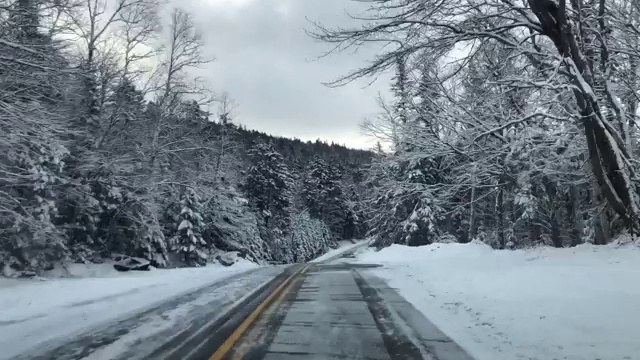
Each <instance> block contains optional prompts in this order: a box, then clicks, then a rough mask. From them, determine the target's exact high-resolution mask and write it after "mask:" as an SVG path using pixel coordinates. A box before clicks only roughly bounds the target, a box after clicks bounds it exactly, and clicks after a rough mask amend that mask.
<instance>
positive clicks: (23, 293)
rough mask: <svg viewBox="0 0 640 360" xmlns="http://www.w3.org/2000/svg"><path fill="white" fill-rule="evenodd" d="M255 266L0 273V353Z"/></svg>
mask: <svg viewBox="0 0 640 360" xmlns="http://www.w3.org/2000/svg"><path fill="white" fill-rule="evenodd" d="M255 268H257V265H255V264H253V263H250V262H248V261H245V260H241V261H239V262H238V263H236V264H234V265H233V266H231V267H223V266H221V265H210V266H207V267H202V268H184V269H169V270H158V269H153V270H151V271H148V272H145V271H142V272H139V271H133V272H127V273H120V272H117V271H115V270H113V268H112V267H111V265H109V264H102V265H90V266H84V265H71V267H70V268H69V273H70V274H71V275H76V276H80V277H73V278H57V279H51V280H44V279H42V280H41V281H39V280H15V279H5V278H0V349H2V350H1V351H0V358H8V357H11V356H14V355H17V354H19V353H22V352H24V351H26V350H29V349H31V348H33V347H34V346H36V345H39V344H41V343H44V342H47V341H50V340H53V339H56V340H58V339H70V338H71V337H73V336H74V335H78V334H80V333H82V332H84V331H86V330H87V329H90V328H93V327H96V326H98V325H101V324H104V323H107V322H109V321H112V320H114V319H119V318H122V317H125V316H128V315H131V314H135V313H137V312H140V311H142V310H144V309H147V308H150V307H153V306H154V305H157V304H159V303H161V302H163V301H166V300H169V299H171V298H173V297H176V296H179V295H181V294H184V293H187V292H190V291H194V290H196V289H198V288H201V287H204V286H207V285H209V284H212V283H214V282H216V281H220V280H222V279H224V278H226V277H229V276H232V275H234V274H239V273H242V272H246V271H250V270H251V269H255Z"/></svg>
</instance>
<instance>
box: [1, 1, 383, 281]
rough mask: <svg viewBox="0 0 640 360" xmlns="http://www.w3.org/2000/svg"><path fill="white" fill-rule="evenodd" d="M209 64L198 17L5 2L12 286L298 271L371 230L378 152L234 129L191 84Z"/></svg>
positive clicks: (137, 4) (5, 236)
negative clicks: (76, 275)
mask: <svg viewBox="0 0 640 360" xmlns="http://www.w3.org/2000/svg"><path fill="white" fill-rule="evenodd" d="M163 14H166V16H164V15H163ZM164 18H166V19H164ZM161 19H164V20H166V23H167V24H166V26H162V27H161V26H160V23H162V22H163V21H161ZM207 62H208V59H207V58H206V57H205V55H204V52H203V41H202V37H201V36H200V33H199V31H198V29H197V27H196V26H195V24H194V21H193V18H192V16H191V15H190V14H189V13H187V12H185V11H184V10H181V9H179V8H166V7H165V6H164V5H162V4H161V3H160V2H156V1H154V0H96V1H74V0H71V1H53V2H52V1H45V0H0V128H1V129H2V131H0V265H1V266H2V267H3V269H4V273H5V274H11V273H15V272H16V271H22V272H35V273H38V272H42V271H46V270H49V269H52V268H53V267H55V266H56V265H57V264H59V263H63V262H67V261H76V262H100V261H104V260H105V259H110V258H112V257H113V256H114V255H115V254H117V255H119V256H120V255H128V256H135V257H140V258H144V259H147V260H149V261H151V263H152V264H153V265H154V266H158V267H162V266H181V265H187V266H199V265H203V264H205V263H206V262H207V261H208V260H210V259H211V258H212V257H213V256H215V254H217V253H219V252H221V251H238V252H240V253H241V254H242V256H245V257H247V258H249V259H250V260H253V261H261V260H265V261H275V262H282V263H283V262H293V261H305V260H308V259H310V258H312V257H314V256H317V255H319V254H321V253H322V252H324V251H326V250H327V249H328V248H329V247H331V246H333V244H334V243H335V240H338V239H343V238H351V237H357V236H361V235H362V234H363V233H364V232H365V231H366V229H365V222H364V218H363V210H362V208H361V206H360V205H359V203H360V197H361V193H362V188H363V185H362V179H363V176H362V172H361V171H360V170H359V169H361V168H362V166H363V165H365V164H367V163H368V162H369V161H370V160H371V157H372V154H371V153H369V152H365V151H353V150H349V149H347V148H345V147H342V146H338V145H335V144H331V145H329V144H325V143H322V142H315V143H304V142H301V141H299V140H289V139H284V138H275V137H271V136H269V135H266V134H262V133H258V132H255V131H248V130H246V129H244V128H242V127H239V126H237V125H235V124H233V121H232V120H233V119H232V111H231V107H230V106H229V105H230V102H229V101H228V98H226V97H224V96H213V94H212V93H211V92H210V91H208V90H207V89H206V88H205V87H204V86H203V82H202V81H201V79H199V78H197V77H194V76H193V75H192V74H193V73H194V71H193V70H194V69H195V68H197V67H199V66H201V65H203V64H205V63H207ZM216 105H217V106H216ZM210 108H217V110H216V111H217V113H216V114H210V113H209V112H208V111H207V110H206V109H210Z"/></svg>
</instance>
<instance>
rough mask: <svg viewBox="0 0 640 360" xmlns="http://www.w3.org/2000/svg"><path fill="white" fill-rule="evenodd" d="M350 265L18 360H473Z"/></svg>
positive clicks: (196, 295) (134, 319)
mask: <svg viewBox="0 0 640 360" xmlns="http://www.w3.org/2000/svg"><path fill="white" fill-rule="evenodd" d="M347 256H348V257H349V255H347ZM349 260H351V259H349V258H347V259H344V258H343V259H341V261H342V262H340V260H339V261H337V262H331V263H326V262H325V263H310V264H298V265H292V266H289V267H286V268H283V267H270V268H261V269H256V270H253V271H249V272H245V273H241V274H238V275H234V276H231V277H227V278H225V279H223V280H221V281H218V282H217V283H215V284H212V285H211V286H207V287H204V288H201V289H198V290H196V291H194V292H191V293H188V294H185V295H181V296H178V297H176V298H173V299H171V300H169V301H165V302H162V303H161V304H160V305H158V306H156V307H153V308H150V309H147V310H146V311H143V312H141V313H138V314H136V315H132V316H129V317H125V318H122V319H119V320H118V321H113V322H111V323H109V324H106V325H105V326H103V327H98V328H94V329H91V330H89V331H86V332H85V333H82V334H79V335H77V336H74V337H71V338H69V340H68V341H66V343H60V342H54V343H51V344H45V346H42V345H41V346H39V347H37V348H36V349H34V350H33V351H31V352H28V353H22V354H21V355H19V356H16V357H14V359H99V360H100V359H105V360H106V359H123V360H124V359H168V360H171V359H185V360H188V359H195V360H198V359H213V360H218V359H268V360H275V359H283V360H287V359H373V360H377V359H380V360H382V359H385V360H386V359H389V360H393V359H433V360H472V358H471V357H470V356H469V355H467V354H466V352H465V351H464V350H462V348H460V347H459V346H458V345H457V344H455V343H454V342H453V341H451V339H449V338H448V337H447V336H446V335H444V334H443V333H442V332H440V331H439V330H438V329H437V328H436V327H435V326H433V325H432V324H431V323H430V322H429V321H428V320H427V319H426V318H425V317H424V316H423V315H422V314H421V313H420V312H418V311H417V310H416V309H414V308H413V306H412V305H410V304H409V303H408V302H407V301H405V300H404V299H403V298H402V297H400V296H399V295H398V294H397V293H396V292H395V291H394V290H393V289H391V288H389V287H388V286H387V285H386V283H385V282H383V281H382V280H380V279H379V278H377V277H375V276H374V275H372V273H371V272H370V269H373V268H376V267H377V266H378V265H375V264H348V263H345V262H344V261H349ZM256 289H258V290H257V291H256Z"/></svg>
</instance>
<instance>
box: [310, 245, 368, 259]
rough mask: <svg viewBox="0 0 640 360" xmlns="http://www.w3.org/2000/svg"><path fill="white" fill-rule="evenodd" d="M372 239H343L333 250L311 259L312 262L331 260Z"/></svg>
mask: <svg viewBox="0 0 640 360" xmlns="http://www.w3.org/2000/svg"><path fill="white" fill-rule="evenodd" d="M369 241H370V240H342V241H339V242H338V247H337V248H335V249H332V250H329V251H328V252H327V253H325V254H323V255H320V256H318V257H317V258H315V259H313V260H311V261H309V262H311V263H317V262H322V261H327V260H330V259H332V258H334V257H337V256H340V255H341V254H343V253H346V252H348V251H351V250H353V249H356V248H358V247H362V246H364V245H365V244H367V243H369Z"/></svg>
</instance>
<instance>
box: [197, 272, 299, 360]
mask: <svg viewBox="0 0 640 360" xmlns="http://www.w3.org/2000/svg"><path fill="white" fill-rule="evenodd" d="M308 268H309V265H306V266H304V267H302V268H301V269H300V270H298V271H296V272H294V273H293V274H291V276H289V277H288V278H287V279H286V280H285V281H283V282H282V284H280V285H278V287H277V288H276V289H275V290H273V292H271V294H269V296H267V298H266V299H264V300H263V301H262V302H261V303H260V304H259V305H258V306H256V308H255V309H254V310H253V311H252V312H251V314H249V316H247V318H246V319H244V321H243V322H242V323H241V324H240V325H239V326H238V327H237V328H236V329H235V330H234V331H233V332H232V333H231V335H229V337H228V338H227V339H226V340H225V341H224V342H223V343H222V345H220V347H219V348H218V349H217V350H216V352H214V353H213V354H212V355H211V356H210V357H209V360H222V359H223V358H224V357H225V356H226V355H227V354H228V353H229V351H230V350H231V349H232V348H233V346H234V345H235V344H236V343H237V342H238V340H240V338H241V337H242V335H244V333H245V332H246V331H247V329H249V327H250V326H251V325H252V324H253V323H254V322H255V321H256V320H257V319H258V317H259V316H260V315H261V314H262V313H263V311H264V310H265V309H266V308H267V307H268V306H269V305H273V307H275V306H277V305H278V304H279V303H280V302H282V299H284V296H285V295H286V294H287V293H288V292H289V291H290V290H291V288H292V287H293V284H294V281H293V280H294V279H295V278H296V277H297V276H299V275H301V274H304V273H305V272H306V271H307V269H308ZM276 297H277V298H276ZM274 299H275V300H274ZM234 358H235V356H234ZM240 358H241V357H240Z"/></svg>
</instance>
